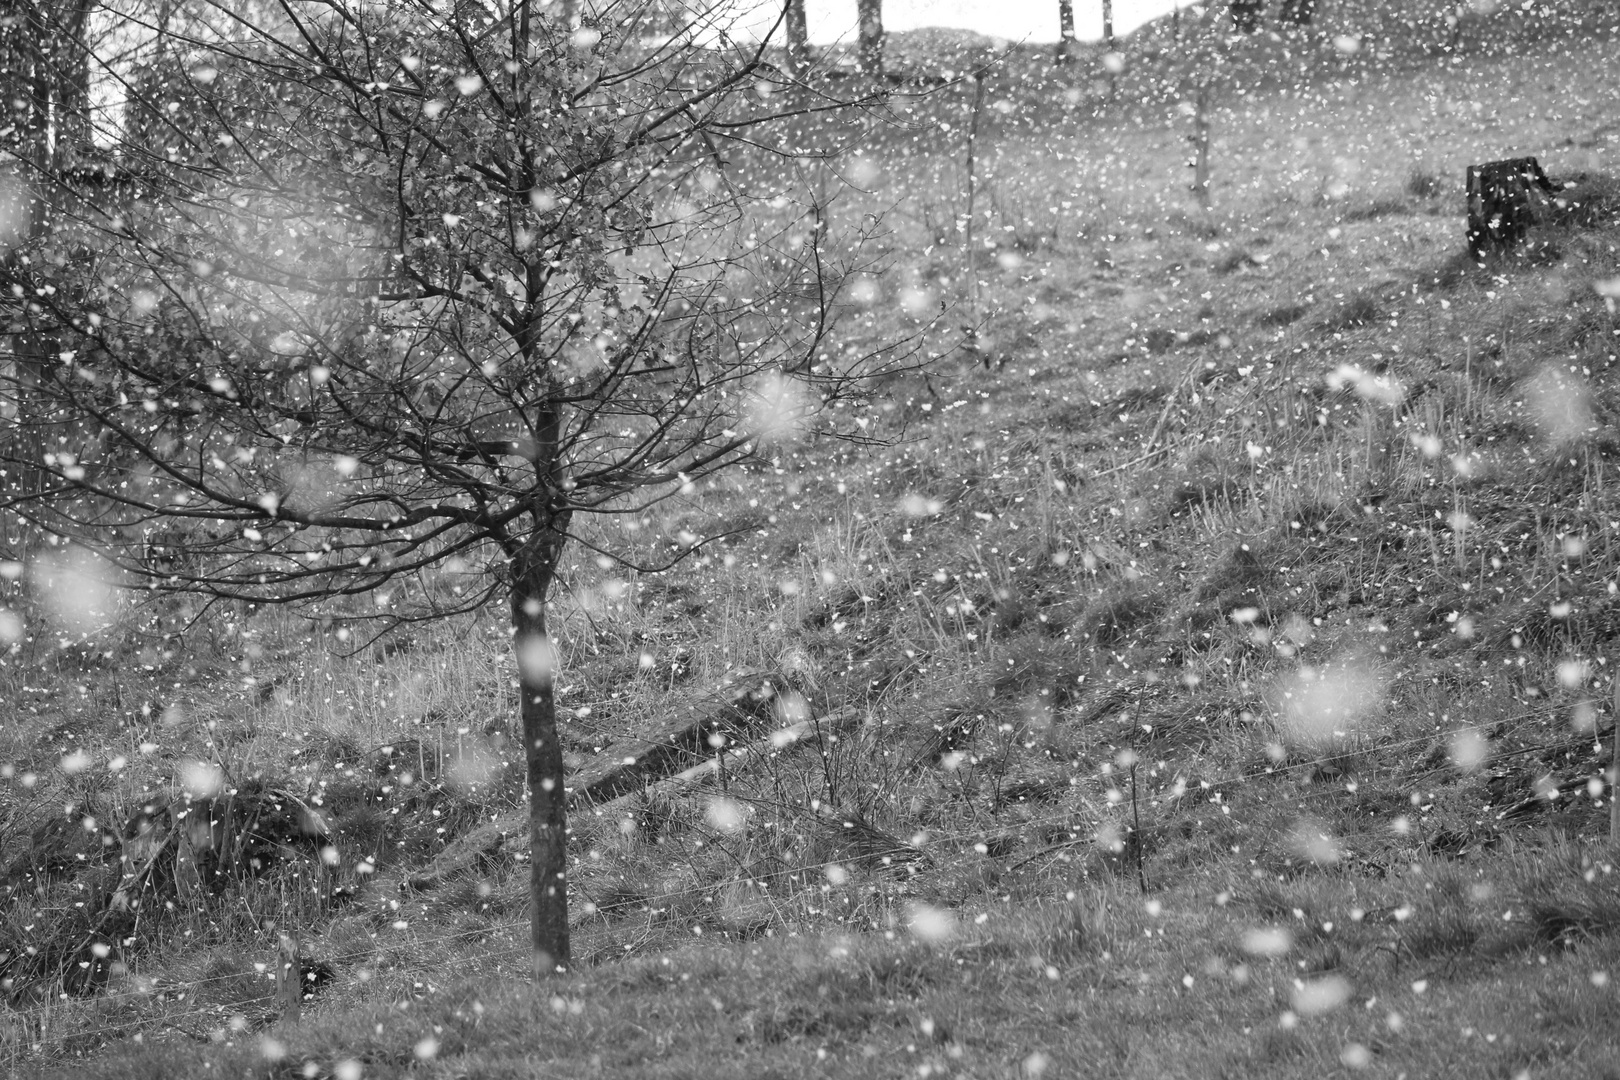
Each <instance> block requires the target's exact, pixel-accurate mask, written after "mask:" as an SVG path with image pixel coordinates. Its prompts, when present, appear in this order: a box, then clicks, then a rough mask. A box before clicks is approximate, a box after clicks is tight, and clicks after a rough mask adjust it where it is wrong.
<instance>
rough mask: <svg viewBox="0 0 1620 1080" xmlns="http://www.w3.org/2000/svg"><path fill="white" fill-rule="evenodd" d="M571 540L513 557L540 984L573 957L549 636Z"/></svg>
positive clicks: (555, 535)
mask: <svg viewBox="0 0 1620 1080" xmlns="http://www.w3.org/2000/svg"><path fill="white" fill-rule="evenodd" d="M564 542H565V537H564V536H563V534H562V532H561V531H560V529H557V528H553V527H548V526H543V527H539V528H537V530H536V535H535V536H533V537H531V538H530V539H528V540H527V541H526V542H525V543H524V545H523V547H522V548H521V549H520V550H519V551H518V552H517V554H516V555H514V556H513V557H512V560H511V571H512V646H513V649H514V650H515V651H516V653H517V666H518V693H519V695H520V698H519V706H518V712H519V715H520V716H521V717H522V720H523V757H524V764H525V766H526V770H527V775H528V781H529V844H530V852H531V860H532V861H531V865H530V867H529V874H530V877H529V890H530V903H531V905H532V907H533V912H532V915H533V921H532V922H531V924H530V944H531V946H532V947H533V950H534V972H535V975H536V977H541V976H544V975H549V974H553V973H556V972H561V971H565V970H566V969H567V968H568V964H569V960H570V957H569V950H568V822H567V805H568V794H567V792H566V791H564V790H563V756H562V741H561V739H560V738H558V735H557V699H556V695H555V685H556V656H557V654H556V650H555V649H554V648H553V647H552V644H551V637H550V635H549V634H548V633H547V632H546V597H547V596H548V595H549V594H550V592H551V583H552V581H553V580H554V579H555V577H556V573H557V563H558V560H559V559H560V558H561V557H562V549H563V543H564Z"/></svg>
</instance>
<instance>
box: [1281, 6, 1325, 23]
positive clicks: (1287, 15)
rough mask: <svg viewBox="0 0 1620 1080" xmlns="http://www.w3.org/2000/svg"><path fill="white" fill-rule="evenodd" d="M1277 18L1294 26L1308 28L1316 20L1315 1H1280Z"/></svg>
mask: <svg viewBox="0 0 1620 1080" xmlns="http://www.w3.org/2000/svg"><path fill="white" fill-rule="evenodd" d="M1277 17H1278V18H1279V19H1281V20H1282V21H1283V22H1285V23H1293V24H1294V25H1295V26H1309V25H1311V20H1312V19H1314V18H1316V0H1282V6H1281V7H1280V8H1278V9H1277Z"/></svg>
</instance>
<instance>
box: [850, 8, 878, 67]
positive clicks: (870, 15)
mask: <svg viewBox="0 0 1620 1080" xmlns="http://www.w3.org/2000/svg"><path fill="white" fill-rule="evenodd" d="M855 11H856V17H857V18H858V19H859V21H860V27H861V51H860V63H861V70H862V71H864V72H866V73H867V74H868V75H881V74H883V0H855Z"/></svg>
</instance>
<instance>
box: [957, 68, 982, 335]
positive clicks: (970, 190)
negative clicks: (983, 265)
mask: <svg viewBox="0 0 1620 1080" xmlns="http://www.w3.org/2000/svg"><path fill="white" fill-rule="evenodd" d="M983 110H984V72H983V71H978V70H976V71H974V72H973V104H972V105H971V106H969V112H968V130H967V213H966V215H965V216H964V220H965V228H964V231H963V236H962V243H963V246H964V252H963V253H964V254H965V255H966V260H965V262H966V270H967V280H968V323H969V325H970V326H974V327H977V326H978V323H979V269H978V267H977V266H975V265H974V260H975V258H976V257H977V255H978V253H977V252H976V251H974V250H973V201H974V196H975V195H977V194H978V178H977V177H976V176H974V172H975V171H976V169H977V168H978V159H977V151H978V139H979V114H980V113H981V112H982V111H983Z"/></svg>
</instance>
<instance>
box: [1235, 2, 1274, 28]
mask: <svg viewBox="0 0 1620 1080" xmlns="http://www.w3.org/2000/svg"><path fill="white" fill-rule="evenodd" d="M1265 6H1266V5H1265V0H1232V25H1233V26H1235V27H1237V28H1238V30H1240V31H1241V32H1243V33H1245V34H1252V33H1254V32H1255V31H1256V30H1258V29H1260V11H1261V9H1263V8H1264V7H1265Z"/></svg>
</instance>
